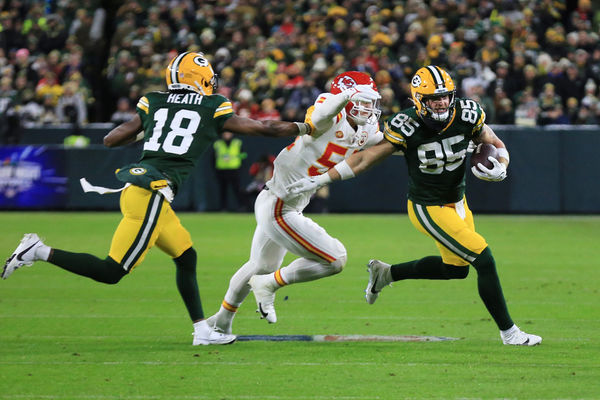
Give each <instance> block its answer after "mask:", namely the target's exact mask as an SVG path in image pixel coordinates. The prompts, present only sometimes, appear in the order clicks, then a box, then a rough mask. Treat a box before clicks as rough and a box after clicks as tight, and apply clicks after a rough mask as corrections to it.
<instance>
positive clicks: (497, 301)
mask: <svg viewBox="0 0 600 400" xmlns="http://www.w3.org/2000/svg"><path fill="white" fill-rule="evenodd" d="M472 264H473V267H474V268H475V270H476V271H477V288H478V289H479V296H480V297H481V300H483V303H484V304H485V306H486V308H487V309H488V311H489V313H490V314H491V315H492V318H494V321H496V324H497V325H498V328H500V330H506V329H508V328H510V327H511V326H513V321H512V319H511V318H510V314H509V313H508V308H507V307H506V301H505V300H504V294H503V293H502V286H500V278H498V273H497V272H496V263H495V261H494V257H493V256H492V251H491V250H490V248H489V247H486V248H485V250H483V252H482V253H481V254H480V255H479V256H478V257H477V258H476V259H475V261H473V263H472Z"/></svg>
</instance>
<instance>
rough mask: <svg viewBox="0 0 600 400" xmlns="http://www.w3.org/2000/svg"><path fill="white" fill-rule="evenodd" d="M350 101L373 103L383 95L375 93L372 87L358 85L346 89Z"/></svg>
mask: <svg viewBox="0 0 600 400" xmlns="http://www.w3.org/2000/svg"><path fill="white" fill-rule="evenodd" d="M344 92H346V93H347V94H348V95H349V100H350V101H361V100H362V101H371V102H375V100H379V99H381V95H380V94H379V93H377V91H375V90H374V89H373V88H372V87H371V85H356V86H353V87H351V88H349V89H346V90H345V91H344Z"/></svg>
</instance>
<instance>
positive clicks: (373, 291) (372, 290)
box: [371, 276, 379, 293]
mask: <svg viewBox="0 0 600 400" xmlns="http://www.w3.org/2000/svg"><path fill="white" fill-rule="evenodd" d="M378 278H379V277H378V276H376V277H375V280H374V281H373V285H371V293H377V292H376V291H375V285H377V279H378Z"/></svg>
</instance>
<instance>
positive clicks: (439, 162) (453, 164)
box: [384, 99, 485, 205]
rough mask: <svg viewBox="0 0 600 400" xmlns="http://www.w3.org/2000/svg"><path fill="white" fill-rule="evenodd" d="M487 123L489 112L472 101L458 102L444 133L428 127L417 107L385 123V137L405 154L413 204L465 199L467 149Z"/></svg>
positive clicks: (459, 100)
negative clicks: (486, 116)
mask: <svg viewBox="0 0 600 400" xmlns="http://www.w3.org/2000/svg"><path fill="white" fill-rule="evenodd" d="M484 122H485V112H484V111H483V109H482V108H481V106H480V105H479V104H478V103H477V102H475V101H473V100H469V99H456V106H455V111H454V115H453V116H452V119H451V121H450V123H449V124H448V125H446V127H445V128H444V129H442V130H441V131H439V130H437V131H436V130H432V129H430V128H429V127H428V126H427V125H425V123H424V122H423V121H422V119H421V118H420V117H419V116H418V115H417V111H416V109H415V108H414V107H412V108H407V109H405V110H402V111H400V112H399V113H397V114H396V115H394V116H392V117H390V118H389V119H388V120H387V121H386V122H385V129H384V137H385V138H386V139H387V140H388V141H389V142H390V143H392V144H394V145H395V146H396V147H398V148H399V149H401V150H402V151H403V152H404V156H405V159H406V165H407V167H408V198H409V199H410V200H411V201H413V202H415V203H418V204H424V205H443V204H449V203H455V202H457V201H459V200H460V199H462V198H463V196H464V193H465V172H466V165H465V164H466V163H465V158H466V156H467V147H468V146H469V141H470V140H471V139H474V138H476V137H478V136H479V135H480V134H481V131H482V129H483V125H484Z"/></svg>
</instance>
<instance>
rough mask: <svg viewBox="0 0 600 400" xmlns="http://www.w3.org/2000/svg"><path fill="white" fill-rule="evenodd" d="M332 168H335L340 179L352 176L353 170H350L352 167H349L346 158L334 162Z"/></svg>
mask: <svg viewBox="0 0 600 400" xmlns="http://www.w3.org/2000/svg"><path fill="white" fill-rule="evenodd" d="M333 168H335V169H336V170H337V172H338V173H339V174H340V177H341V178H342V180H346V179H350V178H354V171H352V168H350V166H349V165H348V163H347V162H346V160H344V161H342V162H340V163H337V164H335V166H334V167H333Z"/></svg>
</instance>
